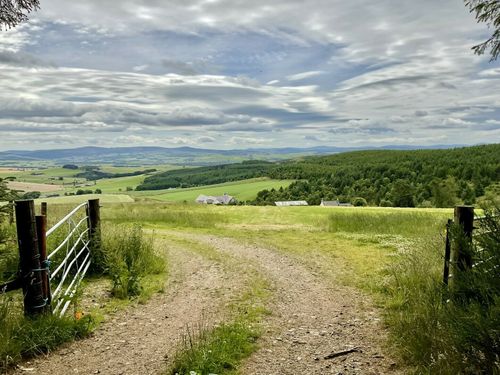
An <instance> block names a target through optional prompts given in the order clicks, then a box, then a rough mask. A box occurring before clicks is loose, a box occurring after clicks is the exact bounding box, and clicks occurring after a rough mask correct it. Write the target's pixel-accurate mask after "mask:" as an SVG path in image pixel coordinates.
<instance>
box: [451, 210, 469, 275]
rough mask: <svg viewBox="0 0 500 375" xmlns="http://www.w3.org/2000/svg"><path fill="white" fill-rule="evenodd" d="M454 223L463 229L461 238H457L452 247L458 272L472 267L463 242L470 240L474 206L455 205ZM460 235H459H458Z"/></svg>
mask: <svg viewBox="0 0 500 375" xmlns="http://www.w3.org/2000/svg"><path fill="white" fill-rule="evenodd" d="M455 224H456V225H458V226H459V228H460V229H461V231H463V232H462V233H463V236H464V237H463V238H457V239H456V240H455V241H454V242H455V245H454V246H453V247H452V259H453V262H454V264H455V268H456V270H457V271H458V272H461V271H466V270H468V269H470V268H472V254H471V253H470V250H468V248H467V246H466V244H465V243H464V241H465V242H469V241H471V240H472V229H473V227H474V207H472V206H456V207H455ZM460 237H461V236H460Z"/></svg>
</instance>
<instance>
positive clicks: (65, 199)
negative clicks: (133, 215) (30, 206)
mask: <svg viewBox="0 0 500 375" xmlns="http://www.w3.org/2000/svg"><path fill="white" fill-rule="evenodd" d="M89 199H99V200H100V201H101V203H131V202H134V199H133V198H131V197H130V196H129V195H126V194H85V195H70V196H62V197H52V198H40V199H35V204H40V203H41V202H47V203H48V204H49V205H52V204H58V205H59V204H66V205H67V204H75V205H77V204H80V203H83V202H85V201H87V200H89Z"/></svg>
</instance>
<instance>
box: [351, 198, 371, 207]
mask: <svg viewBox="0 0 500 375" xmlns="http://www.w3.org/2000/svg"><path fill="white" fill-rule="evenodd" d="M352 205H353V206H354V207H364V206H366V205H368V203H366V199H365V198H361V197H356V198H354V199H353V200H352Z"/></svg>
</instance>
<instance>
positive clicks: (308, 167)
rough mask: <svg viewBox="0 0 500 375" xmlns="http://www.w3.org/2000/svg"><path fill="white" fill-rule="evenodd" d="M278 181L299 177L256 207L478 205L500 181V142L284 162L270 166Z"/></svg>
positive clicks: (261, 196) (267, 194)
mask: <svg viewBox="0 0 500 375" xmlns="http://www.w3.org/2000/svg"><path fill="white" fill-rule="evenodd" d="M267 173H268V174H267V175H268V176H269V177H271V178H275V179H296V180H299V181H296V182H294V183H292V184H291V185H290V186H289V187H288V188H286V189H283V191H278V190H275V191H272V190H271V191H263V192H262V193H261V194H259V195H258V196H257V198H256V200H255V201H254V203H255V204H258V205H263V204H273V203H274V202H275V201H281V200H306V201H308V203H309V204H318V203H319V201H320V200H321V198H324V199H327V200H332V199H338V200H340V201H344V202H345V201H350V200H351V199H352V198H354V197H362V198H364V199H366V201H367V203H368V204H369V205H377V206H378V205H380V202H381V201H382V200H384V201H391V202H392V204H393V205H394V206H397V207H414V206H416V205H418V206H420V205H422V203H423V202H426V204H427V202H429V201H432V202H436V204H438V206H443V207H450V206H452V205H453V204H455V202H457V201H459V200H463V201H467V202H468V203H474V200H475V199H476V197H480V196H482V195H483V194H484V193H485V190H486V189H487V188H488V187H489V186H491V185H493V184H495V183H498V182H499V181H500V144H493V145H485V146H474V147H464V148H457V149H447V150H413V151H394V150H383V151H382V150H377V151H357V152H347V153H341V154H336V155H331V156H322V157H309V158H304V159H303V160H300V161H290V162H283V163H280V164H275V166H274V168H269V170H268V172H267Z"/></svg>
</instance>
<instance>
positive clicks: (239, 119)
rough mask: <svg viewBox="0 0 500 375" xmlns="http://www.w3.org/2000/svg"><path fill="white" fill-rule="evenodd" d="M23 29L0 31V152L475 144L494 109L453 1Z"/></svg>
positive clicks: (146, 10)
mask: <svg viewBox="0 0 500 375" xmlns="http://www.w3.org/2000/svg"><path fill="white" fill-rule="evenodd" d="M242 15H244V17H242ZM32 18H33V19H34V20H33V21H32V22H30V23H27V24H25V25H23V26H21V27H19V28H17V29H14V30H12V31H8V32H2V33H0V64H1V69H0V132H2V134H1V137H0V148H8V147H11V145H12V144H14V143H13V142H16V141H21V140H20V138H22V137H24V138H25V139H31V138H30V137H31V135H32V134H33V137H38V138H39V139H41V140H42V141H41V142H45V141H47V140H48V139H49V138H51V137H53V138H51V139H54V141H53V142H52V143H50V142H49V141H47V144H54V143H55V141H56V140H57V141H58V142H59V141H60V142H64V139H67V138H68V137H67V135H71V137H70V138H71V139H72V142H77V143H78V142H80V143H85V142H92V140H94V139H95V138H96V136H95V133H99V134H102V135H103V136H102V137H99V138H100V142H102V143H106V142H107V138H108V137H106V135H110V137H109V139H114V140H116V139H117V137H115V135H116V133H120V136H119V137H118V138H119V142H122V143H123V144H164V143H165V144H196V143H206V142H209V143H211V144H213V146H214V147H224V146H230V145H235V144H241V145H246V144H262V145H271V144H272V145H273V146H276V145H281V146H287V145H297V146H300V145H302V143H303V142H304V140H306V139H307V140H308V141H310V142H318V143H321V142H325V141H326V140H325V139H324V138H320V137H318V132H324V133H320V134H328V135H332V134H334V135H335V142H337V143H338V144H349V143H359V142H362V143H363V142H364V143H366V144H368V143H375V144H379V143H383V142H397V143H419V142H420V143H422V144H427V143H435V142H436V141H438V140H439V141H441V140H442V141H445V142H449V143H463V142H464V139H465V140H466V142H487V141H491V139H492V138H491V133H490V134H489V135H487V134H486V132H487V129H486V127H483V128H480V127H479V126H476V125H480V124H482V123H485V124H487V125H489V127H490V128H491V127H494V126H496V124H493V123H488V121H496V119H495V116H498V113H499V112H500V95H499V92H498V85H497V83H495V81H497V79H496V78H498V77H500V70H499V68H498V65H496V66H495V64H493V65H489V66H487V67H485V65H484V64H485V63H486V61H487V57H478V56H475V55H473V54H472V52H471V51H470V46H472V45H474V44H475V43H476V42H477V41H480V40H481V38H483V37H484V31H485V29H484V27H483V26H482V25H478V24H477V23H476V22H475V20H474V17H473V15H471V14H469V12H468V10H467V9H466V8H465V6H464V5H463V3H461V2H459V1H458V2H457V1H456V0H442V1H438V2H436V1H435V0H422V1H420V2H410V1H401V2H394V1H392V0H381V1H378V2H376V4H375V3H374V2H373V1H369V0H357V1H354V2H345V1H341V0H301V1H299V0H277V1H275V2H273V3H272V4H271V3H269V2H268V1H264V0H255V1H252V2H241V1H230V0H218V1H206V0H187V1H185V0H183V1H180V0H173V1H170V2H169V3H168V4H166V3H165V2H164V1H160V0H148V1H146V0H133V1H132V0H123V1H119V2H116V1H115V2H112V1H104V2H103V1H97V0H88V1H85V2H77V3H71V4H68V2H67V1H63V0H52V1H50V2H45V3H43V4H42V9H41V11H40V12H37V13H35V14H34V15H33V17H32ZM120 43H121V44H120ZM47 60H50V61H54V63H47V62H46V61H47ZM56 65H57V66H60V67H57V66H56ZM76 67H77V68H76ZM146 72H147V73H151V74H145V73H146ZM297 72H298V73H297ZM165 73H169V74H165ZM309 81H310V82H313V83H314V85H304V84H305V83H308V82H309ZM264 82H267V83H265V84H264ZM284 82H285V83H284ZM286 85H289V86H286ZM442 128H445V129H442ZM16 129H17V130H18V131H17V132H16V131H15V130H16ZM200 132H209V133H208V134H207V135H200ZM276 132H280V133H279V135H280V136H279V137H274V136H275V135H276ZM465 132H467V134H465ZM68 133H70V134H68ZM20 134H22V135H20ZM202 134H203V133H202ZM54 136H57V137H54ZM111 136H113V137H111ZM357 137H359V138H357ZM211 139H213V141H212V140H211ZM271 139H272V142H271V141H270V140H271ZM68 142H69V141H68ZM242 147H243V146H242Z"/></svg>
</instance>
